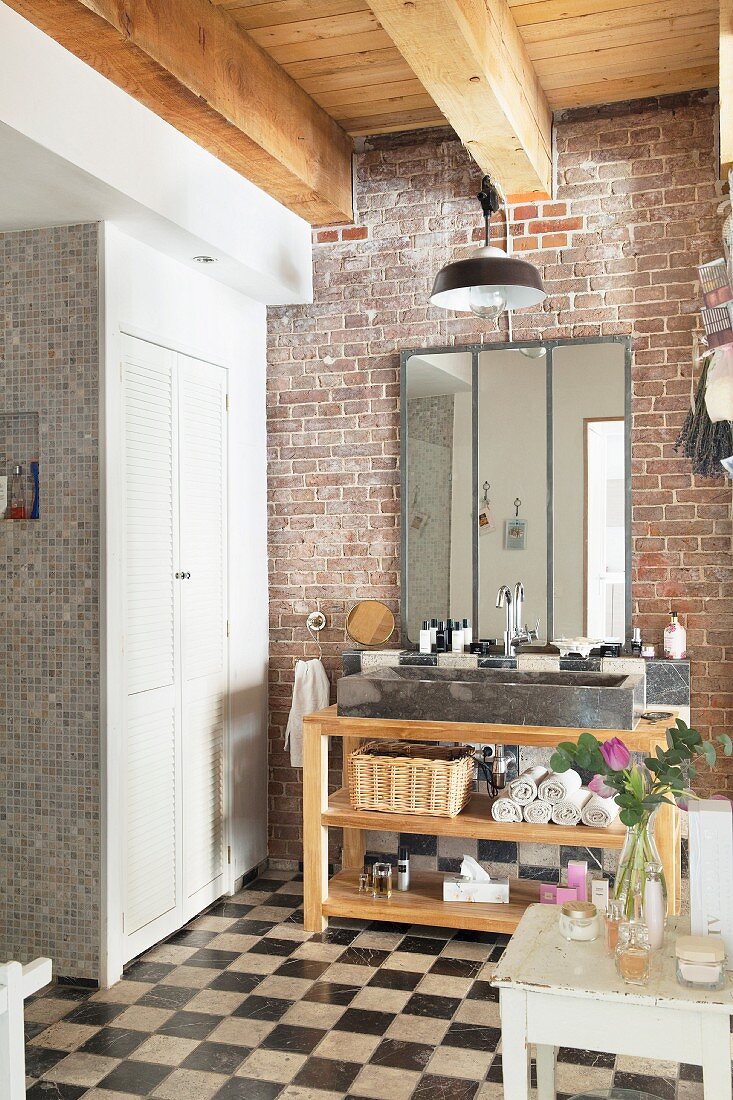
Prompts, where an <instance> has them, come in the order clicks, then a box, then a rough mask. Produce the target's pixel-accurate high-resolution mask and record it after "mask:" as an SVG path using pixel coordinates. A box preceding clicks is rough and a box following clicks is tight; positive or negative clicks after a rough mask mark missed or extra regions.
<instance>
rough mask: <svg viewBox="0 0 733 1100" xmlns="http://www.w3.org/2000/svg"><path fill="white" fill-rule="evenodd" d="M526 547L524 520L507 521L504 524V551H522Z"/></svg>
mask: <svg viewBox="0 0 733 1100" xmlns="http://www.w3.org/2000/svg"><path fill="white" fill-rule="evenodd" d="M526 546H527V521H526V519H508V520H506V521H505V523H504V549H505V550H524V549H525V548H526Z"/></svg>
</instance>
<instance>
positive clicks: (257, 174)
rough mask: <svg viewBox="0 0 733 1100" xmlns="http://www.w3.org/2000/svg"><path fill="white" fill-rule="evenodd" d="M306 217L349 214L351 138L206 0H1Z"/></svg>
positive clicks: (322, 221) (329, 220) (321, 219)
mask: <svg viewBox="0 0 733 1100" xmlns="http://www.w3.org/2000/svg"><path fill="white" fill-rule="evenodd" d="M8 3H9V6H10V7H12V8H14V9H15V10H16V11H17V12H19V13H20V14H21V15H23V16H24V17H25V18H26V19H28V20H29V21H30V22H31V23H33V24H35V26H37V27H39V28H40V29H41V30H43V31H44V32H45V33H46V34H48V35H50V36H51V37H52V38H54V39H56V41H57V42H59V43H60V44H61V45H62V46H64V47H65V48H66V49H68V50H69V51H70V52H71V53H73V54H75V55H76V56H77V57H79V58H80V59H81V60H82V61H85V62H86V63H87V64H88V65H90V66H91V67H92V68H94V69H96V70H97V71H98V72H100V73H102V74H103V75H104V76H106V77H107V78H108V79H109V80H111V81H112V82H113V83H115V84H117V85H118V87H120V88H122V89H123V90H124V91H126V92H128V93H129V94H130V95H132V96H134V98H135V99H137V100H139V101H140V102H141V103H144V104H145V105H146V106H147V107H149V108H150V109H151V110H152V111H154V112H155V113H156V114H157V115H159V116H160V117H161V118H164V119H165V120H166V121H167V122H169V123H170V124H171V125H172V126H174V127H175V128H176V129H177V130H180V131H181V132H182V133H184V134H186V136H187V137H190V138H191V139H192V140H193V141H195V142H196V143H197V144H198V145H201V146H203V148H205V149H208V150H209V152H211V153H213V154H214V156H216V157H218V158H219V160H221V161H223V162H224V163H225V164H227V165H229V166H230V167H231V168H233V169H235V171H237V172H239V173H240V174H241V175H243V176H245V177H246V178H247V179H249V180H251V181H252V183H255V184H257V186H258V187H261V188H262V190H263V191H266V192H267V193H268V194H270V195H272V196H273V197H274V198H276V199H278V201H280V202H281V203H283V205H284V206H287V207H288V208H289V209H290V210H293V211H295V212H296V213H298V214H300V215H301V216H302V217H304V218H305V219H306V220H307V221H309V222H311V224H313V225H327V224H333V223H334V222H344V221H352V220H353V208H352V174H351V173H352V152H353V143H352V140H351V138H350V137H349V136H348V135H347V134H346V133H345V131H344V130H343V129H342V128H341V127H340V126H339V125H338V123H337V122H335V121H334V119H332V118H331V117H330V115H328V114H327V113H326V111H325V110H323V108H322V107H320V106H319V105H318V104H317V103H316V102H315V101H314V100H313V99H312V98H311V97H310V96H309V95H308V93H307V92H305V91H304V90H303V89H302V88H301V87H300V86H299V85H298V84H297V83H296V82H295V80H293V78H292V77H290V76H289V75H288V74H287V73H286V72H285V71H284V69H283V68H282V67H281V66H280V65H278V64H277V62H276V61H274V60H273V59H272V58H271V57H270V56H269V55H268V54H267V53H266V51H265V50H264V49H263V48H262V47H261V46H259V45H258V44H257V43H256V42H255V41H254V40H253V39H252V38H251V37H250V35H249V34H248V33H247V32H246V31H245V30H243V29H242V28H241V27H239V26H238V25H237V23H235V21H234V20H233V19H232V17H231V16H230V15H229V14H228V12H227V11H225V10H223V9H222V8H220V7H219V8H217V7H214V6H213V5H212V4H211V3H210V0H8Z"/></svg>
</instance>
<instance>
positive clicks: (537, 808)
mask: <svg viewBox="0 0 733 1100" xmlns="http://www.w3.org/2000/svg"><path fill="white" fill-rule="evenodd" d="M551 817H552V806H551V805H550V803H549V802H545V800H544V799H543V798H536V799H535V800H534V802H530V804H529V805H528V806H525V807H524V820H525V821H529V822H530V824H532V825H549V824H550V818H551Z"/></svg>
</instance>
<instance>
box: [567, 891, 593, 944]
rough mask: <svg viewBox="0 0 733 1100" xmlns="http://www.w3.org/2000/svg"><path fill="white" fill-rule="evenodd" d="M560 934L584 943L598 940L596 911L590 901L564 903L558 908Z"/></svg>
mask: <svg viewBox="0 0 733 1100" xmlns="http://www.w3.org/2000/svg"><path fill="white" fill-rule="evenodd" d="M559 923H560V934H561V935H563V936H564V937H565V939H566V940H579V941H581V942H582V941H585V942H586V943H588V942H590V941H591V940H596V939H598V931H599V920H598V910H597V909H596V907H595V905H594V904H593V903H592V902H590V901H566V902H565V904H564V905H562V906H561V908H560V922H559Z"/></svg>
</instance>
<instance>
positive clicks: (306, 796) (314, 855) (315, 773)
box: [303, 718, 328, 932]
mask: <svg viewBox="0 0 733 1100" xmlns="http://www.w3.org/2000/svg"><path fill="white" fill-rule="evenodd" d="M327 809H328V738H327V737H324V736H323V735H322V733H321V723H320V722H318V721H316V720H314V719H309V718H305V719H304V721H303V924H304V927H305V930H306V932H323V930H324V929H325V928H326V927H327V926H328V921H327V920H326V918H325V917H324V916H323V903H324V901H325V900H326V898H327V897H328V829H327V828H326V826H325V825H323V824H322V819H321V815H322V814H323V813H324V812H325V811H326V810H327Z"/></svg>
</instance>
